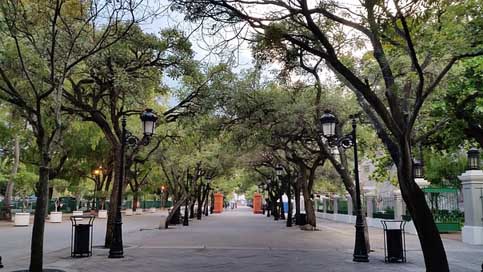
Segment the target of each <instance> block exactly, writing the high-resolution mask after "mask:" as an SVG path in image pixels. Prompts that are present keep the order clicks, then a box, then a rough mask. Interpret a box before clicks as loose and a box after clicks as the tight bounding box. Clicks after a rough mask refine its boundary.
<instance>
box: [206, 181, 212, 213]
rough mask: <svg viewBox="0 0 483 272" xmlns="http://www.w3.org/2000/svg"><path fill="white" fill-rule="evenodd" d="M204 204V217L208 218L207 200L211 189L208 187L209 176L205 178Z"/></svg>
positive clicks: (209, 182)
mask: <svg viewBox="0 0 483 272" xmlns="http://www.w3.org/2000/svg"><path fill="white" fill-rule="evenodd" d="M205 179H206V186H207V187H206V202H205V216H208V200H209V196H210V191H211V187H210V184H211V180H212V179H211V177H210V176H207V177H206V178H205Z"/></svg>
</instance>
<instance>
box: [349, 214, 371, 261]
mask: <svg viewBox="0 0 483 272" xmlns="http://www.w3.org/2000/svg"><path fill="white" fill-rule="evenodd" d="M353 256H354V258H353V259H352V260H353V261H354V262H364V263H367V262H369V256H368V255H367V247H366V238H365V234H364V223H363V221H362V215H361V214H360V210H359V211H358V215H357V217H356V242H355V246H354V255H353Z"/></svg>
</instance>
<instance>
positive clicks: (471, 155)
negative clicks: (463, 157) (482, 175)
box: [467, 147, 480, 170]
mask: <svg viewBox="0 0 483 272" xmlns="http://www.w3.org/2000/svg"><path fill="white" fill-rule="evenodd" d="M467 155H468V170H479V169H480V150H478V148H474V147H473V148H471V149H470V150H468V153H467Z"/></svg>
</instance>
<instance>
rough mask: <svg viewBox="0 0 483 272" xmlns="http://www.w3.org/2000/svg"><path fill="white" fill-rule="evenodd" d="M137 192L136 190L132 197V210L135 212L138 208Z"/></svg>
mask: <svg viewBox="0 0 483 272" xmlns="http://www.w3.org/2000/svg"><path fill="white" fill-rule="evenodd" d="M138 193H139V192H138V191H137V190H136V192H134V194H133V196H132V210H133V211H134V212H135V211H136V210H137V208H138V201H139V194H138Z"/></svg>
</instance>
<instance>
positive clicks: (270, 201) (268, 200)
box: [266, 178, 272, 217]
mask: <svg viewBox="0 0 483 272" xmlns="http://www.w3.org/2000/svg"><path fill="white" fill-rule="evenodd" d="M271 183H272V179H271V178H268V179H267V183H266V186H267V217H270V212H271V210H272V199H271V198H270V186H271Z"/></svg>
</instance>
